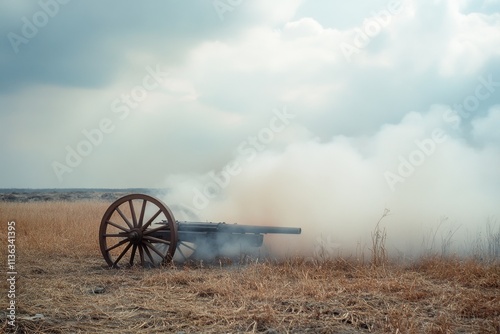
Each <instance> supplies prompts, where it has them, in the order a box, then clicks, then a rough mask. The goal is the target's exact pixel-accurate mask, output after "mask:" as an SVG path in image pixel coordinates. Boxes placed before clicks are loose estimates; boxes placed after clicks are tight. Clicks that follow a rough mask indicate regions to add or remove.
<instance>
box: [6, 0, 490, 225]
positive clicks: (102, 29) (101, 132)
mask: <svg viewBox="0 0 500 334" xmlns="http://www.w3.org/2000/svg"><path fill="white" fill-rule="evenodd" d="M0 22H1V26H0V31H1V35H2V36H3V37H2V39H1V42H0V124H1V132H0V142H1V144H0V156H1V157H2V158H1V159H2V160H1V165H0V172H1V173H0V175H1V176H0V187H2V188H11V187H15V188H47V187H50V188H52V187H56V188H73V187H85V188H91V187H99V188H104V187H114V188H128V187H159V188H164V187H169V188H173V189H175V191H176V192H177V193H179V194H180V195H179V196H180V197H183V196H184V198H186V200H185V201H186V202H187V203H188V204H189V205H190V206H191V207H194V208H198V209H200V208H204V207H206V206H207V203H208V202H211V200H212V199H215V197H217V196H223V197H224V198H226V199H227V198H230V199H231V201H238V200H240V197H241V201H242V202H241V203H248V201H250V200H254V201H255V200H258V199H259V198H264V197H265V196H272V198H273V200H274V201H277V202H276V203H277V204H276V203H275V204H276V205H277V206H279V205H281V204H283V203H285V204H283V205H288V206H289V205H293V204H290V202H288V201H287V200H285V199H284V197H283V196H285V195H284V194H281V193H275V192H279V191H282V192H286V195H290V194H297V195H296V196H294V198H293V199H290V201H292V203H296V202H298V201H300V202H303V201H307V199H306V198H303V197H307V198H310V197H311V196H313V197H314V198H315V199H316V200H317V201H319V202H320V203H321V204H320V203H318V202H315V203H314V205H316V206H321V207H324V206H328V205H330V204H329V203H335V201H337V202H336V203H339V202H340V203H345V205H344V204H342V205H341V206H342V209H341V210H346V211H349V210H355V209H356V208H359V206H360V205H363V203H365V204H366V203H369V206H370V207H371V208H372V209H373V212H378V213H381V212H382V211H383V208H384V207H387V206H391V205H392V207H391V208H393V207H405V208H412V210H414V211H419V208H423V207H426V208H427V207H428V206H430V207H432V208H434V207H438V208H436V210H435V211H436V212H434V211H432V210H431V211H432V217H434V218H433V219H437V218H436V217H438V215H439V214H447V213H448V211H447V210H452V209H453V208H454V207H457V206H460V207H463V206H469V207H472V208H474V210H476V211H477V212H478V213H481V215H482V216H481V217H477V218H478V219H481V221H483V220H484V219H486V217H488V215H494V214H497V213H498V209H496V207H497V206H498V203H500V168H499V167H500V131H499V128H500V1H499V0H475V1H472V0H422V1H420V0H419V1H416V0H401V1H398V0H395V1H388V0H380V1H379V0H377V1H360V0H359V1H358V0H356V1H349V2H346V1H336V0H335V1H334V0H314V1H313V0H276V1H267V0H252V1H251V0H238V1H236V0H233V1H229V0H218V1H213V0H198V1H179V0H168V1H148V2H147V3H141V4H139V3H138V2H132V1H106V2H104V3H103V2H97V1H69V0H64V1H63V0H40V1H14V0H6V1H2V3H1V4H0ZM277 189H279V190H277ZM303 190H307V192H308V194H311V196H304V195H303V194H302V191H303ZM299 193H300V194H299ZM457 194H460V196H457ZM280 198H281V199H283V200H282V201H279V199H280ZM402 199H404V200H402ZM293 201H295V202H293ZM342 201H343V202H342ZM398 201H401V202H398ZM227 202H228V201H227V200H226V201H225V202H224V203H225V204H224V205H222V206H225V205H229V204H227ZM220 203H222V202H220ZM233 204H234V203H232V204H231V205H233ZM311 205H312V204H311ZM314 205H313V206H312V207H311V206H309V207H308V208H307V209H306V210H308V211H309V210H312V208H313V207H314ZM241 206H243V204H241ZM232 207H234V205H233V206H232ZM474 210H472V211H474ZM226 211H227V208H226ZM240 211H241V210H240ZM243 211H244V210H243ZM264 211H265V210H264ZM368 211H370V210H368ZM469 213H470V212H469ZM254 214H256V213H255V212H254ZM471 215H472V214H471Z"/></svg>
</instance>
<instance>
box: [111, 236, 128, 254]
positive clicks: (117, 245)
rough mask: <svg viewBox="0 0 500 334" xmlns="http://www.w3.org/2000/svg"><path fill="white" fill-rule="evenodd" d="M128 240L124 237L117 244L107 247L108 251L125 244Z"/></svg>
mask: <svg viewBox="0 0 500 334" xmlns="http://www.w3.org/2000/svg"><path fill="white" fill-rule="evenodd" d="M126 242H128V239H124V240H122V241H120V242H119V243H117V244H116V245H114V246H112V247H109V248H106V252H109V251H110V250H113V249H115V248H116V247H120V246H121V245H123V244H124V243H126Z"/></svg>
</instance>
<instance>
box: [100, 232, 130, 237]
mask: <svg viewBox="0 0 500 334" xmlns="http://www.w3.org/2000/svg"><path fill="white" fill-rule="evenodd" d="M104 236H105V237H107V238H116V237H122V238H126V237H127V236H128V233H121V232H120V233H110V234H104Z"/></svg>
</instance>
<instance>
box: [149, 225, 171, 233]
mask: <svg viewBox="0 0 500 334" xmlns="http://www.w3.org/2000/svg"><path fill="white" fill-rule="evenodd" d="M161 230H170V229H169V228H168V226H167V225H163V226H159V227H155V228H152V229H150V230H146V231H144V232H143V235H150V234H151V233H155V232H158V231H161Z"/></svg>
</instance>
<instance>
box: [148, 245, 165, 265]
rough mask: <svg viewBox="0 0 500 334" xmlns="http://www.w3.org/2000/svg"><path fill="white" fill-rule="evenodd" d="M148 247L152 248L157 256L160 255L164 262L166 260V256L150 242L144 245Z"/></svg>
mask: <svg viewBox="0 0 500 334" xmlns="http://www.w3.org/2000/svg"><path fill="white" fill-rule="evenodd" d="M144 244H145V245H146V246H147V247H149V248H151V250H153V252H155V253H156V254H158V255H159V256H160V257H161V258H162V261H163V260H164V259H165V255H163V254H162V253H161V252H160V251H159V250H158V249H157V248H156V247H155V246H153V245H152V244H151V243H150V242H147V241H146V242H145V243H144Z"/></svg>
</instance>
